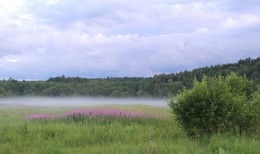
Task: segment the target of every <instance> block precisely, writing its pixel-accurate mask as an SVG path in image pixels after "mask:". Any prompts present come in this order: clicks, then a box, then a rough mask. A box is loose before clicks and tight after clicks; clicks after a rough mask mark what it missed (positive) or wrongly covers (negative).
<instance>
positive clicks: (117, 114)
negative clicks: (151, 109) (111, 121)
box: [28, 109, 152, 120]
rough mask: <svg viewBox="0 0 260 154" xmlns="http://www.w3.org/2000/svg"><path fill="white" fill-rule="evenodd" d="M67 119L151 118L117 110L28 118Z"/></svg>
mask: <svg viewBox="0 0 260 154" xmlns="http://www.w3.org/2000/svg"><path fill="white" fill-rule="evenodd" d="M69 117H85V118H92V117H115V118H151V117H152V116H150V115H147V114H144V113H142V112H130V111H124V110H118V109H78V110H72V111H69V112H66V113H63V114H59V115H55V116H51V115H49V114H32V115H29V116H28V119H30V120H34V119H35V120H37V119H57V118H69Z"/></svg>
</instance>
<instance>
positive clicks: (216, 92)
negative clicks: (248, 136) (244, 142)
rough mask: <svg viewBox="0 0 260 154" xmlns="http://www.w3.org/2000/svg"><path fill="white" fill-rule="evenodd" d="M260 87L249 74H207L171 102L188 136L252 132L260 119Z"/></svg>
mask: <svg viewBox="0 0 260 154" xmlns="http://www.w3.org/2000/svg"><path fill="white" fill-rule="evenodd" d="M258 97H259V90H258V91H257V92H253V86H252V82H251V81H249V80H248V79H247V78H246V77H245V76H244V77H239V76H237V75H236V74H235V73H231V74H230V75H228V76H227V77H222V76H219V77H213V78H210V77H207V76H204V77H203V79H202V81H201V82H198V81H197V80H194V87H193V88H192V89H184V90H183V91H182V92H181V93H180V94H179V95H178V96H177V98H176V99H170V101H169V105H170V107H171V109H172V111H173V113H174V114H175V115H176V119H177V121H178V122H179V123H180V124H181V125H182V126H183V128H184V129H185V130H186V132H187V133H188V135H190V136H200V135H203V134H213V133H225V132H232V133H234V134H240V135H241V134H243V133H252V132H254V131H255V130H256V129H257V126H258V122H259V112H258V111H257V110H259V104H260V102H259V98H258Z"/></svg>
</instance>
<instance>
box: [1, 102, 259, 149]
mask: <svg viewBox="0 0 260 154" xmlns="http://www.w3.org/2000/svg"><path fill="white" fill-rule="evenodd" d="M90 113H91V114H90ZM104 113H105V114H104ZM90 115H91V116H90ZM259 145H260V135H259V133H258V134H255V135H254V136H234V135H232V134H225V135H223V134H218V135H213V136H204V137H201V138H197V139H191V138H189V137H187V136H186V134H185V133H184V131H183V130H182V128H181V127H180V126H179V125H178V124H177V123H176V122H175V119H174V116H173V115H172V114H171V112H170V109H169V108H167V107H154V106H148V105H100V106H89V107H88V106H83V107H76V106H74V107H63V108H61V107H28V106H24V107H23V106H20V107H14V106H11V107H8V106H7V107H6V106H4V107H1V108H0V153H3V154H9V153H10V154H13V153H26V154H30V153H32V154H39V153H40V154H41V153H42V154H52V153H55V154H69V153H77V154H78V153H79V154H80V153H90V154H92V153H93V154H124V153H126V154H128V153H129V154H145V153H151V154H174V153H180V154H182V153H184V154H186V153H187V154H190V153H195V154H196V153H197V154H204V153H205V154H209V153H219V154H224V153H236V154H239V153H241V154H242V153H247V154H248V153H249V154H250V153H251V154H257V153H260V146H259Z"/></svg>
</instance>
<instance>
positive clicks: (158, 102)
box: [0, 97, 167, 107]
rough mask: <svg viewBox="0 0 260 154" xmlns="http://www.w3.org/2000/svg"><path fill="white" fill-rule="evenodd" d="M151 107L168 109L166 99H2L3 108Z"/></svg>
mask: <svg viewBox="0 0 260 154" xmlns="http://www.w3.org/2000/svg"><path fill="white" fill-rule="evenodd" d="M137 104H141V105H151V106H159V107H167V100H165V99H152V98H151V99H149V98H147V99H145V98H106V97H100V98H95V97H17V98H2V99H0V107H1V106H40V107H66V106H94V105H137Z"/></svg>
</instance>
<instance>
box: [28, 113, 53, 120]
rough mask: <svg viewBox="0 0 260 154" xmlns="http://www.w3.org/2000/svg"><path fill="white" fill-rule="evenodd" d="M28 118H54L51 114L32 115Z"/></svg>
mask: <svg viewBox="0 0 260 154" xmlns="http://www.w3.org/2000/svg"><path fill="white" fill-rule="evenodd" d="M27 118H28V119H30V120H37V119H52V118H54V117H53V116H51V115H49V114H31V115H29V116H28V117H27Z"/></svg>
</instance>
